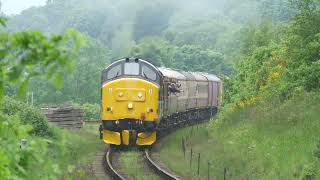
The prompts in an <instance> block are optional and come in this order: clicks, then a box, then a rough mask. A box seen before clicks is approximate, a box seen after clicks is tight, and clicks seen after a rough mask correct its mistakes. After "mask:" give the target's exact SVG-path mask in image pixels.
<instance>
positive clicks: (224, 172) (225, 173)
mask: <svg viewBox="0 0 320 180" xmlns="http://www.w3.org/2000/svg"><path fill="white" fill-rule="evenodd" d="M226 175H227V168H224V171H223V180H226Z"/></svg>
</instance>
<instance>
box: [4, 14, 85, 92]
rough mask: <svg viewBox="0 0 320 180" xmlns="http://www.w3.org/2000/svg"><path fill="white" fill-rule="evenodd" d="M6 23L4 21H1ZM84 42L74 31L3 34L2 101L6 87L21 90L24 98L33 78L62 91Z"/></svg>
mask: <svg viewBox="0 0 320 180" xmlns="http://www.w3.org/2000/svg"><path fill="white" fill-rule="evenodd" d="M1 22H2V23H4V20H3V19H1ZM81 44H82V38H81V36H80V35H79V34H77V33H76V32H75V31H74V30H69V31H68V32H67V33H65V34H63V35H56V34H52V35H50V36H46V35H43V34H42V33H41V32H38V31H23V32H15V33H12V34H9V33H8V32H6V31H5V30H1V31H0V60H1V61H0V98H2V97H3V95H4V93H5V85H6V84H14V85H16V86H18V93H19V94H20V95H23V94H24V93H25V92H26V90H27V87H28V84H29V82H30V80H31V78H33V77H37V76H38V77H45V78H46V79H47V80H48V81H50V82H52V83H54V84H55V86H56V87H61V86H62V84H63V76H64V73H65V72H66V71H67V72H71V71H72V68H73V66H72V65H73V62H74V58H75V56H76V53H77V51H78V50H79V49H80V46H81Z"/></svg>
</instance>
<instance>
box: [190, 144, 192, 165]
mask: <svg viewBox="0 0 320 180" xmlns="http://www.w3.org/2000/svg"><path fill="white" fill-rule="evenodd" d="M191 167H192V148H191V151H190V168H191Z"/></svg>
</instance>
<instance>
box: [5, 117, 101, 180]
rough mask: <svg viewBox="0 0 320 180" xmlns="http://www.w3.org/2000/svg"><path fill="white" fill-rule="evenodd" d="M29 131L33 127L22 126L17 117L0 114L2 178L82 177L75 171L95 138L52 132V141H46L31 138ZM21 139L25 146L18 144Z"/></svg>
mask: <svg viewBox="0 0 320 180" xmlns="http://www.w3.org/2000/svg"><path fill="white" fill-rule="evenodd" d="M31 130H32V126H30V125H23V123H21V120H20V118H19V117H18V116H16V115H4V114H3V113H0V137H1V138H0V155H1V156H0V161H1V163H0V177H1V178H3V179H30V180H31V179H59V178H61V177H65V178H67V179H68V178H71V177H73V178H75V179H78V178H85V177H83V175H80V174H78V173H76V171H79V170H81V169H80V165H81V164H80V163H81V162H82V163H83V161H87V160H88V157H89V154H90V153H92V151H96V149H97V148H98V144H99V143H98V140H97V138H96V136H94V135H92V134H90V133H85V132H82V133H80V132H67V131H64V130H59V129H52V131H53V135H54V137H55V139H52V138H50V137H48V138H47V139H45V138H39V137H36V136H33V135H31V134H30V133H29V132H30V131H31ZM22 140H26V141H27V144H26V145H25V146H23V145H21V141H22ZM76 167H77V169H76ZM84 173H86V172H84ZM82 174H83V173H82Z"/></svg>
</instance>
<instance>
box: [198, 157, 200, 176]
mask: <svg viewBox="0 0 320 180" xmlns="http://www.w3.org/2000/svg"><path fill="white" fill-rule="evenodd" d="M198 175H200V153H199V154H198Z"/></svg>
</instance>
